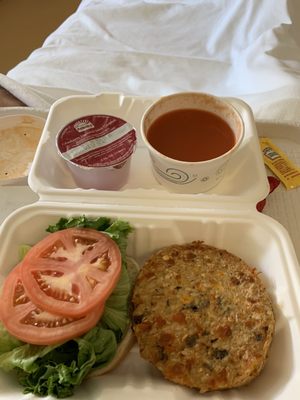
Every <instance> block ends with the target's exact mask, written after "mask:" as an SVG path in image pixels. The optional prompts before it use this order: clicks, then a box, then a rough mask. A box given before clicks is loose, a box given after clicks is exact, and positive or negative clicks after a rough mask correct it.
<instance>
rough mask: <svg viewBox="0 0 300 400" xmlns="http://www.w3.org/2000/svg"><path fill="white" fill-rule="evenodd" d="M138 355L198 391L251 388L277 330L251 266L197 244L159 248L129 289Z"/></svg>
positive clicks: (180, 382)
mask: <svg viewBox="0 0 300 400" xmlns="http://www.w3.org/2000/svg"><path fill="white" fill-rule="evenodd" d="M132 302H133V316H132V318H133V330H134V333H135V335H136V338H137V342H138V346H139V349H140V354H141V356H142V357H143V358H144V359H146V360H148V361H150V362H151V363H152V364H153V365H154V366H156V367H157V368H158V369H159V370H160V371H161V373H162V374H163V376H164V377H165V378H167V379H168V380H170V381H173V382H175V383H178V384H181V385H185V386H189V387H192V388H197V389H199V390H200V392H207V391H212V390H221V389H228V388H233V387H238V386H241V385H244V384H247V383H249V382H250V381H251V380H252V379H254V378H255V377H256V376H257V375H258V374H259V373H260V372H261V370H262V368H263V366H264V364H265V361H266V359H267V355H268V350H269V347H270V345H271V342H272V337H273V333H274V327H275V319H274V313H273V309H272V303H271V299H270V297H269V295H268V293H267V291H266V289H265V287H264V285H263V283H262V281H261V279H260V277H259V273H258V271H257V270H256V269H255V268H251V267H249V266H248V265H247V264H246V263H245V262H244V261H242V260H241V259H240V258H238V257H236V256H235V255H233V254H231V253H229V252H227V251H225V250H220V249H217V248H215V247H212V246H208V245H205V244H203V242H200V241H195V242H192V243H189V244H184V245H172V246H169V247H166V248H163V249H161V250H160V251H158V252H157V253H155V254H154V255H152V257H150V259H149V260H148V261H147V262H146V263H145V265H144V266H143V267H142V268H141V270H140V272H139V275H138V278H137V280H136V284H135V287H134V291H133V298H132Z"/></svg>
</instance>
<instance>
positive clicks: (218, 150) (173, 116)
mask: <svg viewBox="0 0 300 400" xmlns="http://www.w3.org/2000/svg"><path fill="white" fill-rule="evenodd" d="M147 139H148V141H149V143H150V144H151V146H152V147H154V148H155V149H156V150H157V151H159V152H160V153H161V154H164V155H165V156H167V157H170V158H173V159H175V160H179V161H188V162H197V161H205V160H210V159H213V158H216V157H219V156H221V155H222V154H224V153H226V152H227V151H229V150H230V149H231V148H232V147H233V146H234V145H235V135H234V133H233V131H232V129H231V128H230V126H229V125H228V123H227V122H226V121H225V120H223V119H222V118H221V117H219V116H217V115H216V114H213V113H211V112H209V111H204V110H199V109H192V108H191V109H178V110H174V111H170V112H167V113H165V114H163V115H161V116H159V117H158V118H157V119H156V120H155V121H154V122H153V123H152V124H151V125H150V126H149V129H148V132H147Z"/></svg>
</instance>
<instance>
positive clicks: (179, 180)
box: [154, 165, 197, 185]
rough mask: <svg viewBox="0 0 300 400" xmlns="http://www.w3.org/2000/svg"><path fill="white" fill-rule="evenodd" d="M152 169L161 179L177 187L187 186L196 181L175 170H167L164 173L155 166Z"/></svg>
mask: <svg viewBox="0 0 300 400" xmlns="http://www.w3.org/2000/svg"><path fill="white" fill-rule="evenodd" d="M154 168H155V170H156V172H157V173H158V174H159V175H160V176H161V177H163V178H164V179H166V180H167V181H170V182H172V183H176V184H177V185H187V184H189V183H191V182H194V181H195V180H196V179H197V178H196V177H194V178H192V177H190V176H189V174H187V173H186V172H184V171H182V170H180V169H177V168H167V169H166V170H165V171H162V170H161V169H160V168H158V166H157V165H154Z"/></svg>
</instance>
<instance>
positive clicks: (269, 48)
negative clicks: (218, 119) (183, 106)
mask: <svg viewBox="0 0 300 400" xmlns="http://www.w3.org/2000/svg"><path fill="white" fill-rule="evenodd" d="M299 3H300V2H299V1H298V0H276V1H274V0H251V1H248V0H199V1H193V0H189V1H184V0H181V1H180V0H177V1H170V0H169V1H162V0H161V1H160V0H148V1H147V0H144V1H141V0H131V1H128V0H127V1H125V0H102V1H101V0H83V1H82V2H81V4H80V6H79V7H78V10H77V11H76V12H75V13H74V14H73V15H71V16H70V17H69V18H68V19H67V20H66V21H65V22H64V23H63V24H62V25H61V26H60V27H59V28H58V29H57V30H56V31H55V32H53V33H52V34H51V35H50V36H49V37H48V38H47V39H46V41H45V43H44V45H43V46H42V47H41V48H39V49H36V50H35V51H34V52H33V53H32V54H31V55H30V56H29V58H28V59H27V60H25V61H23V62H21V63H20V64H19V65H17V66H16V67H15V68H13V69H12V70H11V71H9V73H8V74H7V77H6V76H0V85H2V86H4V87H6V88H7V89H9V90H11V91H12V92H13V93H14V94H15V95H17V97H20V98H21V99H22V100H23V101H25V102H27V104H28V105H30V106H33V107H35V106H38V105H39V106H41V105H42V106H43V108H45V107H48V106H49V105H50V104H51V103H52V102H53V101H54V100H56V99H57V98H59V97H62V96H64V95H68V94H71V93H73V92H76V91H79V92H84V93H100V92H112V91H113V92H123V93H125V94H133V95H141V96H148V95H149V96H160V95H165V94H169V93H173V92H178V91H205V92H210V93H213V94H216V95H220V96H235V97H239V98H241V99H243V100H245V101H246V102H247V103H248V104H249V105H250V106H251V107H252V109H253V111H254V114H255V117H256V118H257V119H260V118H261V119H271V120H274V119H279V120H284V121H287V122H289V121H292V122H295V121H297V122H298V121H300V113H299V112H298V110H299V106H300V100H299V99H300V82H299V74H300V24H299V21H300V11H299V10H300V4H299ZM9 79H10V80H11V81H9Z"/></svg>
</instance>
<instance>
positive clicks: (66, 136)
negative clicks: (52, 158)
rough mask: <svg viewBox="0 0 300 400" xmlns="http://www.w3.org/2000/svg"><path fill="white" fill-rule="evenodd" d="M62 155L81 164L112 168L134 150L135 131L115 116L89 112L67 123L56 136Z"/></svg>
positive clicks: (83, 165) (123, 160)
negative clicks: (90, 113) (89, 113)
mask: <svg viewBox="0 0 300 400" xmlns="http://www.w3.org/2000/svg"><path fill="white" fill-rule="evenodd" d="M56 143H57V148H58V150H59V152H60V153H61V155H62V157H63V158H64V159H65V160H67V161H70V162H72V163H74V164H77V165H79V166H82V167H93V168H95V167H109V166H116V165H118V164H121V163H123V162H125V161H126V160H127V159H128V158H129V157H130V156H131V154H132V153H133V151H134V149H135V144H136V132H135V129H134V128H133V126H132V125H131V124H129V123H128V122H126V121H124V120H123V119H121V118H118V117H114V116H112V115H103V114H99V115H98V114H96V115H87V116H83V117H80V118H78V119H76V120H74V121H72V122H70V123H69V124H68V125H66V126H65V127H64V128H63V129H62V130H61V131H60V132H59V133H58V135H57V140H56Z"/></svg>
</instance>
